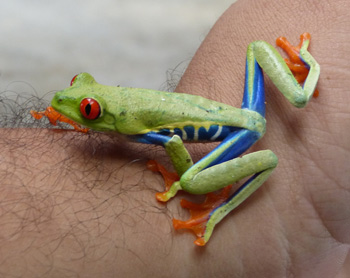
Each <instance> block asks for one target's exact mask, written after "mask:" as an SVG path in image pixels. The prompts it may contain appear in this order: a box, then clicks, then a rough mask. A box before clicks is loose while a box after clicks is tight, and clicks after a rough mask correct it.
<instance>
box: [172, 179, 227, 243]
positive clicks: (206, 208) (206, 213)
mask: <svg viewBox="0 0 350 278" xmlns="http://www.w3.org/2000/svg"><path fill="white" fill-rule="evenodd" d="M231 187H232V185H229V186H226V187H225V188H224V189H223V190H222V191H221V192H220V193H218V194H215V193H209V194H207V197H206V199H205V201H204V202H203V203H202V204H196V203H192V202H189V201H187V200H184V199H182V200H181V203H180V204H181V206H182V207H183V208H187V209H188V210H189V211H190V214H191V217H190V219H189V220H187V221H181V220H177V219H173V226H174V228H175V230H178V229H190V230H191V231H192V232H193V233H194V234H195V235H196V236H197V239H196V240H195V242H194V243H195V244H196V245H198V246H204V245H205V244H206V241H205V240H204V238H203V236H204V233H205V229H206V225H207V222H208V220H209V217H210V213H211V212H212V211H213V210H214V209H215V208H217V207H218V206H219V205H221V204H222V203H223V202H225V201H226V200H227V198H228V197H229V195H230V190H231Z"/></svg>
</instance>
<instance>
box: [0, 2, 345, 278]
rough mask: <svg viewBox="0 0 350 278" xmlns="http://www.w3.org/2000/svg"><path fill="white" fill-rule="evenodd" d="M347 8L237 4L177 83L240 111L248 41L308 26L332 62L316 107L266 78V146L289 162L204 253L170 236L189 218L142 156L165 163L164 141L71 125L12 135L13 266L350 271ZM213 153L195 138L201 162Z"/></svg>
mask: <svg viewBox="0 0 350 278" xmlns="http://www.w3.org/2000/svg"><path fill="white" fill-rule="evenodd" d="M263 7H264V8H265V9H264V12H261V11H262V8H263ZM349 8H350V7H349V3H348V1H329V2H328V1H322V0H321V1H317V3H316V2H314V1H310V2H308V1H293V2H291V1H282V2H281V1H276V3H274V4H273V5H272V4H271V1H266V2H265V1H249V0H246V1H239V2H238V3H237V4H235V5H233V6H232V7H231V8H230V9H229V10H228V11H227V12H226V13H225V14H224V15H223V17H222V18H221V19H220V20H219V21H218V23H217V24H216V25H215V27H214V28H213V30H212V31H211V33H210V34H209V35H208V37H207V38H206V40H205V42H204V43H203V45H202V46H201V48H200V49H199V50H198V52H197V54H196V55H195V57H194V59H193V60H192V62H191V64H190V66H189V68H188V70H187V71H186V73H185V75H184V77H183V78H182V80H181V82H180V84H179V86H178V88H177V89H176V91H178V92H187V93H191V94H192V93H196V92H198V93H200V94H201V95H202V96H204V97H208V98H215V99H218V100H219V101H221V102H224V103H227V104H229V105H232V106H236V107H237V106H239V105H240V102H241V95H242V93H241V92H242V87H243V78H244V77H243V76H244V74H243V73H244V55H245V48H246V46H247V45H248V44H249V42H251V41H254V40H256V39H257V37H259V39H262V40H266V41H269V42H271V43H273V41H272V38H274V37H276V35H280V34H281V30H282V31H283V34H288V37H290V38H296V37H297V36H298V35H299V34H300V33H301V32H303V31H304V30H307V31H308V32H310V33H311V34H312V35H313V40H312V46H311V51H312V53H313V55H314V56H315V58H316V60H317V61H318V62H319V63H320V65H321V67H322V76H321V79H320V82H319V86H318V88H319V90H320V96H319V98H318V99H316V100H313V101H312V102H311V103H310V105H309V106H308V107H307V108H306V109H305V110H297V109H295V108H293V107H291V106H290V105H289V104H288V103H287V102H286V101H285V99H284V98H283V97H282V96H281V95H279V94H278V93H277V91H276V89H275V88H274V87H273V85H272V84H271V83H269V81H267V87H268V88H267V99H266V101H267V105H268V109H267V116H266V118H267V123H268V124H267V130H268V132H267V133H266V135H265V136H264V138H263V139H262V140H261V141H260V142H259V143H257V145H256V146H255V147H254V149H256V150H261V149H268V148H270V149H273V151H274V152H275V153H276V154H277V155H278V156H279V161H280V163H279V166H278V168H276V171H275V172H274V175H272V176H271V178H270V179H269V181H268V182H267V183H265V185H264V186H263V187H262V188H260V189H259V190H258V191H257V192H256V194H254V195H253V196H252V197H251V198H250V199H249V201H247V204H243V205H242V206H241V207H240V208H238V210H237V211H236V212H235V213H233V214H232V215H229V216H228V217H226V219H225V220H224V221H223V222H222V223H221V224H220V225H218V227H217V228H216V233H217V234H219V235H220V236H213V237H212V239H211V242H210V244H209V245H208V246H206V247H205V248H204V249H201V250H198V248H194V246H193V245H192V244H189V242H190V241H191V238H192V235H191V234H187V233H184V234H181V235H179V234H178V233H173V232H171V225H170V223H169V221H168V219H169V216H176V217H181V218H185V213H186V212H184V211H183V210H181V208H179V205H178V203H177V202H171V203H169V204H168V205H167V207H166V208H165V207H164V206H162V205H161V204H158V203H157V202H155V201H154V200H153V198H152V196H153V193H154V192H153V191H156V190H160V188H161V183H162V182H161V180H160V179H158V177H157V176H156V175H154V174H153V173H149V172H146V171H145V170H144V161H140V162H135V163H130V162H131V161H133V160H134V159H140V157H142V156H144V157H145V158H149V157H152V158H156V159H158V160H162V157H163V156H162V155H161V154H159V152H158V151H155V149H154V148H150V149H148V150H144V148H139V147H137V146H136V145H134V144H129V143H123V142H118V143H114V141H112V139H110V138H107V137H91V138H87V137H86V136H84V135H83V136H82V135H81V134H76V133H73V132H72V133H68V134H67V132H65V133H59V132H52V131H47V130H41V131H39V132H38V131H37V130H27V129H19V130H2V131H1V133H0V134H1V141H0V142H1V145H2V153H1V159H2V160H1V161H2V162H1V164H0V167H1V171H0V173H1V175H2V176H1V180H2V183H1V192H2V194H1V213H0V226H1V227H2V229H1V231H0V240H1V249H0V252H1V254H0V258H3V259H2V260H1V268H0V271H1V274H7V276H9V274H11V275H13V276H15V277H16V276H17V277H18V276H21V275H22V276H24V274H26V275H25V276H26V277H37V276H39V275H43V276H46V277H48V276H49V277H62V276H63V277H64V276H66V277H77V276H78V274H79V275H80V276H83V277H96V276H104V277H113V276H115V275H120V276H123V275H126V274H128V276H129V277H133V276H134V277H136V276H138V277H139V276H140V274H142V275H143V276H150V275H154V276H159V277H161V276H162V277H164V276H165V277H167V276H169V277H170V276H182V277H184V276H186V275H187V276H189V277H203V276H204V277H205V276H211V277H212V276H213V275H217V276H219V275H228V274H229V275H230V277H242V276H245V277H257V276H259V275H261V274H262V273H263V274H264V276H267V277H290V276H295V277H348V276H349V261H350V259H349V244H350V238H349V230H350V208H349V203H350V188H349V187H350V181H349V179H350V177H349V173H350V168H349V167H350V166H349V163H348V162H349V158H348V157H349V139H348V138H350V134H349V132H350V131H349V130H348V128H347V127H348V126H350V111H349V106H348V103H350V99H349V94H348V88H349V86H350V81H349V79H348V72H347V69H348V62H347V60H346V59H344V57H346V55H347V52H348V49H349V47H350V45H349V38H348V34H349V32H350V30H349V29H350V28H349V26H350V24H349V19H348V16H347V11H348V10H349ZM277 10H278V12H277ZM291 11H292V12H293V18H295V23H293V24H291V16H290V15H291V13H292V12H291ZM257 26H258V28H257ZM218 92H223V93H222V94H220V95H219V94H218ZM233 92H234V93H233ZM34 138H35V139H34ZM116 144H118V145H119V147H118V148H116V146H115V145H116ZM120 147H121V148H120ZM116 149H118V151H116ZM210 149H212V146H204V145H199V146H190V151H191V153H194V154H195V157H194V159H197V158H200V157H201V156H203V154H204V153H206V151H208V150H210ZM197 156H198V157H197ZM116 169H119V170H116ZM10 173H12V174H10ZM92 180H93V183H91V181H92ZM116 182H118V183H119V186H118V187H116ZM186 198H188V197H187V196H186ZM155 225H156V226H157V228H158V229H154V226H155ZM228 254H229V255H228ZM2 276H5V275H2ZM5 277H6V276H5Z"/></svg>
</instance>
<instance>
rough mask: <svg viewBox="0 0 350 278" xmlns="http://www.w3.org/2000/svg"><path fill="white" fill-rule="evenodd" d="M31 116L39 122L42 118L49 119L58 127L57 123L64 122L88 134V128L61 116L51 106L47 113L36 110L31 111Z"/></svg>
mask: <svg viewBox="0 0 350 278" xmlns="http://www.w3.org/2000/svg"><path fill="white" fill-rule="evenodd" d="M30 114H31V115H32V116H33V117H34V118H35V119H37V120H40V119H41V118H42V117H44V116H45V117H47V118H48V119H49V121H50V123H51V124H52V125H57V121H60V122H64V123H67V124H70V125H71V126H73V127H74V129H75V130H77V131H80V132H83V133H86V132H88V130H89V129H88V128H83V127H81V126H80V125H79V124H77V123H76V122H73V121H72V120H70V119H68V118H67V117H65V116H63V115H61V114H60V113H58V112H57V111H55V110H54V109H53V108H52V107H51V106H49V107H47V108H46V110H45V111H41V112H37V111H34V110H30Z"/></svg>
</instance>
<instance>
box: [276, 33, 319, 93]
mask: <svg viewBox="0 0 350 278" xmlns="http://www.w3.org/2000/svg"><path fill="white" fill-rule="evenodd" d="M310 39H311V36H310V34H309V33H304V34H302V35H300V43H299V45H297V46H293V45H291V43H290V42H289V41H288V40H287V39H286V38H285V37H279V38H277V39H276V45H277V46H279V47H280V48H282V49H283V51H284V52H286V54H287V55H288V56H289V58H286V59H284V61H285V62H286V64H287V66H288V67H289V69H290V70H291V72H292V73H293V75H294V77H295V79H296V80H297V81H298V82H299V83H300V84H302V83H304V81H305V79H306V77H307V76H308V74H309V68H308V67H307V66H306V65H305V63H304V62H303V61H302V59H301V58H300V49H301V48H302V46H303V45H304V43H308V42H309V41H310ZM318 95H319V92H318V90H317V89H316V90H315V91H314V94H313V97H315V98H316V97H318Z"/></svg>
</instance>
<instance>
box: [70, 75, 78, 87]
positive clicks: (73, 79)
mask: <svg viewBox="0 0 350 278" xmlns="http://www.w3.org/2000/svg"><path fill="white" fill-rule="evenodd" d="M77 76H78V75H75V76H74V77H73V78H72V81H71V82H70V85H71V86H73V83H74V81H75V79H77Z"/></svg>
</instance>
